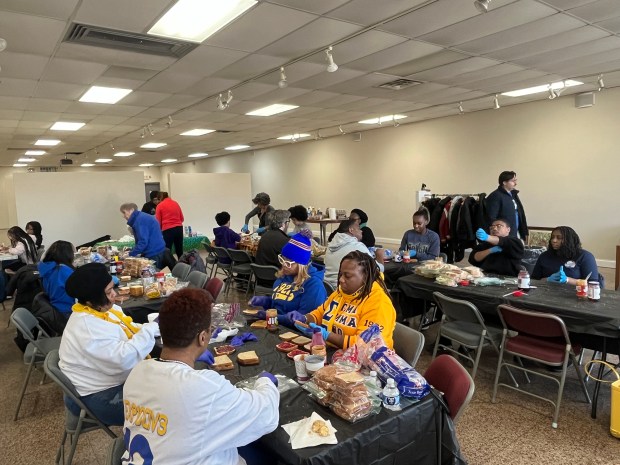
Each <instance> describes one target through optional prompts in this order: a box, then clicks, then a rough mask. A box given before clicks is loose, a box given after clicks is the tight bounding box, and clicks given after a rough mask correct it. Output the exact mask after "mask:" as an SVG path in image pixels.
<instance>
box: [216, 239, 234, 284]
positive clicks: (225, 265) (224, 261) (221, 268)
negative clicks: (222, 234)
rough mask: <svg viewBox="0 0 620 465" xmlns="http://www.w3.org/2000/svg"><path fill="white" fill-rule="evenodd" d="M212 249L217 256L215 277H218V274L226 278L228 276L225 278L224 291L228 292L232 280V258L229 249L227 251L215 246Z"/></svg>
mask: <svg viewBox="0 0 620 465" xmlns="http://www.w3.org/2000/svg"><path fill="white" fill-rule="evenodd" d="M212 249H213V252H215V255H216V256H217V263H216V264H215V273H214V274H213V276H217V273H218V272H221V273H222V274H223V275H224V276H226V278H224V280H225V281H226V286H225V289H224V291H227V290H228V289H227V288H228V285H229V282H230V280H231V279H232V258H230V255H229V253H228V249H225V248H224V247H216V246H213V247H212ZM213 276H212V277H213Z"/></svg>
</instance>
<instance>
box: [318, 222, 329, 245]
mask: <svg viewBox="0 0 620 465" xmlns="http://www.w3.org/2000/svg"><path fill="white" fill-rule="evenodd" d="M319 226H320V228H321V245H327V224H325V223H320V225H319Z"/></svg>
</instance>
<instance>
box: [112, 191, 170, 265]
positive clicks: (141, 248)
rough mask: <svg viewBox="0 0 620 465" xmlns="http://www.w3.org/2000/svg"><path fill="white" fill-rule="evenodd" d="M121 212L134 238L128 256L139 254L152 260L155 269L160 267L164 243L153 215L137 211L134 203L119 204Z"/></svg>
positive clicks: (164, 247)
mask: <svg viewBox="0 0 620 465" xmlns="http://www.w3.org/2000/svg"><path fill="white" fill-rule="evenodd" d="M121 213H122V214H123V218H125V219H126V220H127V225H128V226H130V227H131V229H132V230H133V236H134V238H135V239H136V245H135V246H134V247H133V249H131V250H130V251H129V256H130V257H136V256H138V255H141V256H143V257H146V258H148V259H150V260H154V261H155V266H156V267H157V269H161V268H162V267H163V259H164V252H165V251H166V243H165V242H164V238H163V236H162V232H161V229H160V227H159V223H158V222H157V220H156V219H155V217H154V216H152V215H149V214H148V213H144V212H141V211H139V210H138V206H137V205H136V204H135V203H124V204H123V205H121Z"/></svg>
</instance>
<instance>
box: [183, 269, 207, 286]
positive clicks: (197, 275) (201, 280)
mask: <svg viewBox="0 0 620 465" xmlns="http://www.w3.org/2000/svg"><path fill="white" fill-rule="evenodd" d="M187 280H188V281H189V285H188V287H197V288H198V289H203V288H204V287H205V284H207V281H208V280H209V277H208V276H207V275H206V274H205V273H203V272H202V271H198V270H194V271H192V272H190V274H189V275H188V276H187Z"/></svg>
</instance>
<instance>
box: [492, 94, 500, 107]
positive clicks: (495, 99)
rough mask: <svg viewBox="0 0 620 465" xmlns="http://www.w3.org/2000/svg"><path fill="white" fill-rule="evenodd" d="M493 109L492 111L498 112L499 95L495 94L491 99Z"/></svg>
mask: <svg viewBox="0 0 620 465" xmlns="http://www.w3.org/2000/svg"><path fill="white" fill-rule="evenodd" d="M493 109H494V110H499V109H500V106H499V95H497V94H495V97H493Z"/></svg>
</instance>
